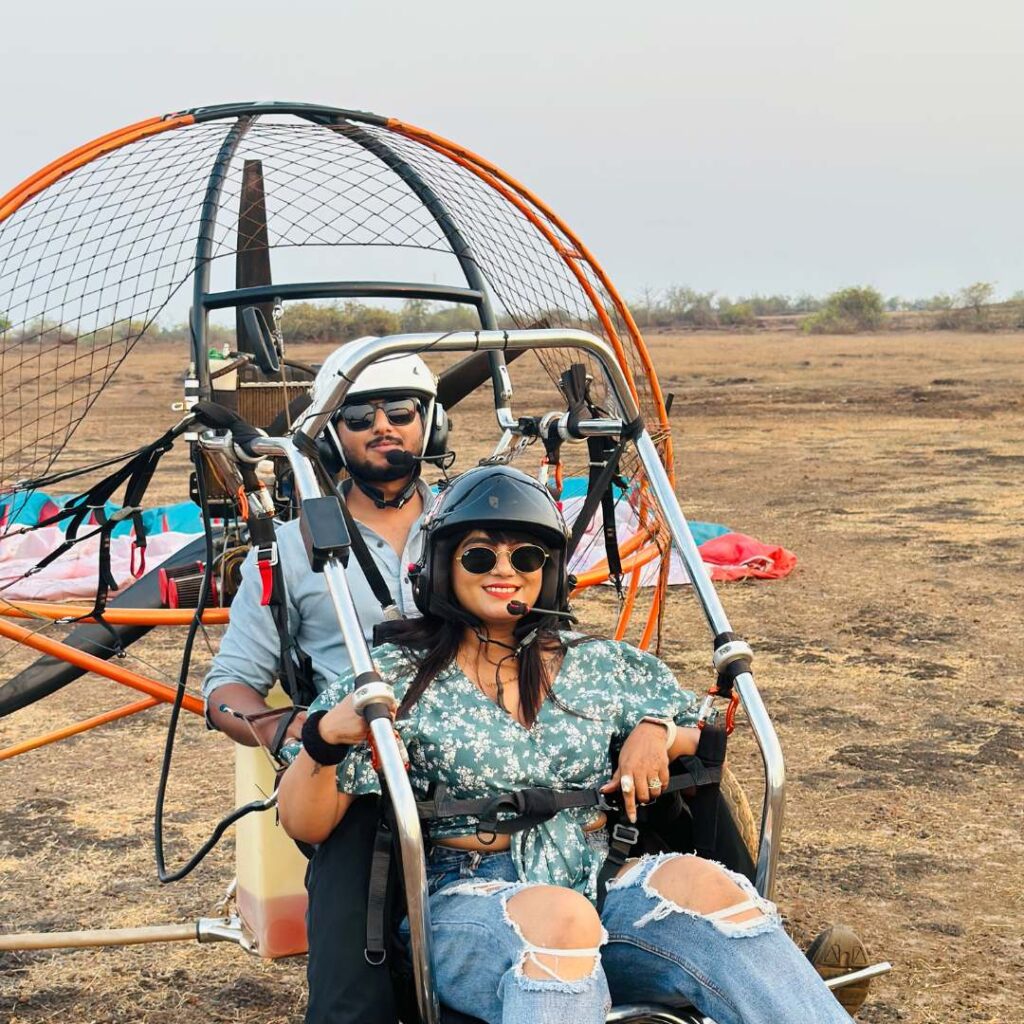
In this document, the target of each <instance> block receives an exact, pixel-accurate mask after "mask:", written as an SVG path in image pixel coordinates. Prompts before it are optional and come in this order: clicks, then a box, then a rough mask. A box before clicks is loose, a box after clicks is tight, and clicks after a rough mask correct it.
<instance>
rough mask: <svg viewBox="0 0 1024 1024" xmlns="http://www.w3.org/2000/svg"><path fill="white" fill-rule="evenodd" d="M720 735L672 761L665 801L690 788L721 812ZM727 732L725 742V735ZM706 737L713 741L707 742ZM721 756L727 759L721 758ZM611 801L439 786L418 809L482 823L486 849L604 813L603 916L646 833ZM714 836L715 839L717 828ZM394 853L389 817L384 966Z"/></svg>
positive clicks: (374, 882) (380, 922)
mask: <svg viewBox="0 0 1024 1024" xmlns="http://www.w3.org/2000/svg"><path fill="white" fill-rule="evenodd" d="M719 731H720V730H718V729H716V728H714V727H711V726H709V727H707V728H705V729H703V730H702V731H701V738H700V740H699V742H698V746H697V753H696V754H692V755H688V756H684V757H679V758H676V759H675V760H674V761H673V762H672V766H671V767H672V769H673V770H672V775H671V777H670V779H669V782H668V785H667V786H665V787H664V788H663V790H662V793H661V795H662V796H665V795H667V794H668V793H676V792H679V791H681V790H688V789H695V790H696V791H697V794H700V793H701V792H703V791H705V790H707V791H708V792H709V793H710V794H711V796H712V798H713V800H712V803H711V805H710V806H711V808H715V807H717V799H718V787H719V784H720V782H721V779H722V765H723V762H724V759H725V756H724V755H725V744H724V742H723V743H721V745H720V751H719V748H718V744H717V737H715V738H713V737H712V736H711V735H709V734H715V733H718V732H719ZM721 732H722V734H723V737H724V730H721ZM705 736H707V737H708V738H707V739H705ZM719 752H720V755H721V756H717V755H718V754H719ZM705 755H708V756H705ZM609 797H612V799H615V796H614V795H613V794H609V793H602V792H601V790H600V789H549V788H547V787H545V786H534V787H531V788H528V789H517V790H515V791H514V792H511V793H502V794H501V795H500V796H496V797H477V798H474V799H465V800H454V799H452V798H450V797H449V796H448V787H447V786H445V785H444V784H443V783H438V784H437V785H436V786H435V787H434V789H433V791H432V793H431V796H430V798H429V799H427V800H417V801H416V809H417V811H418V813H419V816H420V819H421V820H423V821H428V822H429V821H437V820H438V819H441V818H460V817H464V816H469V817H475V818H477V819H479V820H478V822H477V827H476V837H477V839H479V840H480V842H481V843H483V844H484V845H485V846H490V845H491V844H492V843H493V842H494V841H495V839H497V837H498V836H499V835H513V834H514V833H516V832H522V831H524V830H525V829H528V828H533V827H534V826H536V825H540V824H542V823H543V822H545V821H549V820H550V819H551V818H553V817H554V816H555V815H556V814H558V812H559V811H564V810H568V809H570V808H573V807H595V808H598V809H599V810H602V811H604V812H605V813H607V814H608V815H609V825H610V827H609V840H608V856H607V857H606V858H605V862H604V864H603V865H602V866H601V870H600V871H599V872H598V876H597V908H598V910H599V911H600V910H601V908H602V907H603V905H604V899H605V895H606V893H607V889H608V882H609V881H610V880H611V879H612V878H614V877H615V875H616V873H617V872H618V870H619V869H620V868H621V867H622V865H623V864H624V863H625V862H626V860H627V859H628V858H629V856H630V855H631V853H632V850H633V847H634V846H635V845H636V844H637V842H638V841H639V839H640V830H639V829H638V828H637V827H636V826H635V825H631V824H626V823H624V822H623V821H621V820H620V821H613V820H612V818H614V817H619V818H621V817H623V812H622V809H621V807H620V806H618V801H616V803H614V804H613V803H610V802H609ZM502 813H511V814H512V815H513V816H512V817H509V818H505V819H503V820H499V817H498V816H499V815H500V814H502ZM711 835H712V839H713V837H714V825H712V829H711ZM485 837H487V838H485ZM702 847H703V843H702ZM392 848H393V832H392V829H391V827H390V826H389V824H388V822H387V820H386V814H385V815H384V816H382V818H381V821H380V824H379V825H378V827H377V835H376V838H375V840H374V848H373V863H372V866H371V869H370V887H369V892H368V893H367V905H366V949H365V956H366V959H367V961H368V962H369V963H371V964H374V965H377V964H382V963H384V961H385V960H386V958H387V945H388V944H387V930H386V914H385V908H386V905H387V886H388V878H389V875H390V872H391V855H392ZM707 855H708V854H705V856H707Z"/></svg>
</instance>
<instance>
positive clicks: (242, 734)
mask: <svg viewBox="0 0 1024 1024" xmlns="http://www.w3.org/2000/svg"><path fill="white" fill-rule="evenodd" d="M222 704H225V705H227V706H228V707H229V708H231V710H232V711H237V712H239V713H240V714H243V715H265V716H266V717H262V718H257V719H256V720H255V721H252V722H246V721H244V720H243V719H241V718H236V717H235V716H234V715H232V714H229V713H228V712H226V711H221V709H220V708H221V705H222ZM208 709H209V711H208V713H209V716H210V722H211V723H212V724H213V725H214V726H215V727H216V728H218V729H220V731H221V732H223V733H224V734H225V735H227V736H230V737H231V739H233V740H234V741H235V742H236V743H241V744H242V745H243V746H245V747H255V746H256V745H257V743H256V738H255V737H254V736H253V731H255V733H256V736H258V737H259V741H260V743H262V744H263V746H265V747H268V748H269V747H270V745H271V743H272V742H273V739H274V734H275V733H276V732H277V727H278V725H279V724H280V722H281V717H280V715H267V714H266V712H267V711H269V710H270V708H269V707H268V705H267V702H266V700H264V698H263V695H262V694H261V693H260V692H259V691H258V690H254V689H253V688H252V687H251V686H246V684H245V683H225V684H224V685H223V686H218V687H217V689H216V690H214V691H213V693H211V694H210V699H209V701H208ZM288 710H289V709H288V708H282V709H281V713H282V714H286V713H287V712H288ZM305 720H306V713H305V712H300V713H299V714H298V715H296V716H295V719H294V720H293V721H292V722H291V724H290V725H289V726H288V731H287V733H286V734H285V739H286V740H289V739H295V740H298V739H300V738H301V736H302V723H303V722H304V721H305Z"/></svg>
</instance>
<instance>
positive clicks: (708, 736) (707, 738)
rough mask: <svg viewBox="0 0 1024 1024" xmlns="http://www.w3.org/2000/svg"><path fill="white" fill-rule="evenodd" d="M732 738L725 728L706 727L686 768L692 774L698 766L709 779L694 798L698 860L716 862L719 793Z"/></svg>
mask: <svg viewBox="0 0 1024 1024" xmlns="http://www.w3.org/2000/svg"><path fill="white" fill-rule="evenodd" d="M728 738H729V737H728V733H727V732H726V731H725V728H724V727H723V726H716V725H710V724H705V726H704V728H703V729H701V731H700V739H699V740H698V741H697V752H696V754H694V755H693V756H692V757H690V758H687V759H686V764H685V767H686V768H687V769H688V770H690V762H697V763H699V764H700V765H701V767H702V768H703V769H704V770H705V771H706V772H707V777H706V778H705V779H702V781H701V782H699V783H698V788H697V791H696V793H694V795H693V796H692V797H691V798H690V811H691V813H692V815H693V847H694V850H695V851H696V853H697V856H698V857H704V858H707V859H713V858H714V853H715V847H716V839H717V836H718V793H719V789H720V787H721V781H722V766H723V765H724V764H725V748H726V744H727V742H728Z"/></svg>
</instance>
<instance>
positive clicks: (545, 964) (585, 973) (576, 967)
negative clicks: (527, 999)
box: [516, 945, 599, 982]
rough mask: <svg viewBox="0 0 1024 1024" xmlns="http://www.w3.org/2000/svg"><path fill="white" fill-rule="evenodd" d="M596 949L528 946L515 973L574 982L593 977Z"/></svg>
mask: <svg viewBox="0 0 1024 1024" xmlns="http://www.w3.org/2000/svg"><path fill="white" fill-rule="evenodd" d="M598 954H599V950H598V949H551V948H548V947H545V946H532V945H531V946H528V947H527V948H526V949H525V950H523V955H522V957H521V958H520V960H519V963H518V964H517V965H516V973H517V974H519V975H520V976H521V977H523V978H530V979H532V980H534V981H543V980H550V981H558V982H576V981H585V980H587V979H588V978H591V977H593V975H594V973H595V971H596V970H597V965H598Z"/></svg>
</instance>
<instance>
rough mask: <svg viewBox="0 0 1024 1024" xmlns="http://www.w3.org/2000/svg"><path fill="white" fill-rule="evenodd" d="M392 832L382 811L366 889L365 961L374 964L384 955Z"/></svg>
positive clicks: (385, 950) (375, 836)
mask: <svg viewBox="0 0 1024 1024" xmlns="http://www.w3.org/2000/svg"><path fill="white" fill-rule="evenodd" d="M393 844H394V835H393V833H392V831H391V827H390V826H389V825H388V822H387V820H386V815H385V813H384V812H383V811H382V813H381V819H380V821H379V822H378V824H377V831H376V833H375V835H374V837H373V859H372V860H371V861H370V885H369V888H368V889H367V892H366V949H365V950H364V954H363V955H364V956H365V957H366V962H367V963H368V964H372V965H373V966H374V967H376V966H379V965H380V964H382V963H384V961H385V960H386V959H387V955H388V928H387V920H388V914H387V906H388V879H389V878H390V876H391V850H392V847H393Z"/></svg>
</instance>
